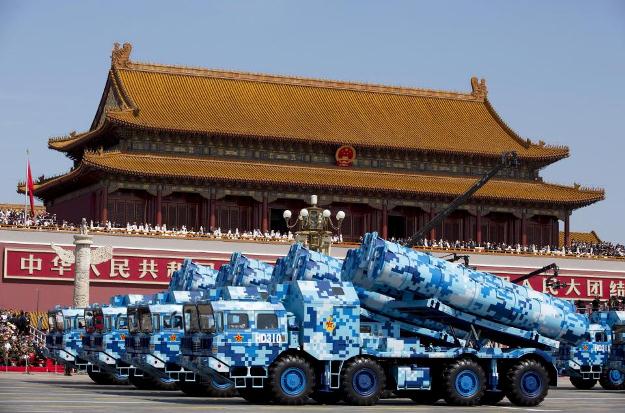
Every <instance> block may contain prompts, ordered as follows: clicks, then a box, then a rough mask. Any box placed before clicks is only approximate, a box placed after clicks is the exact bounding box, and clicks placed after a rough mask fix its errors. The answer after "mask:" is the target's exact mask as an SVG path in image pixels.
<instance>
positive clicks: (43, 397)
mask: <svg viewBox="0 0 625 413" xmlns="http://www.w3.org/2000/svg"><path fill="white" fill-rule="evenodd" d="M250 410H254V411H255V412H258V413H260V412H273V411H285V412H290V413H294V412H296V411H302V412H305V413H310V412H317V411H320V412H321V411H323V412H332V411H334V412H336V413H352V412H360V411H363V410H366V411H369V412H377V411H389V412H391V411H392V412H428V411H432V412H441V413H445V412H454V413H459V412H471V413H478V412H492V413H495V412H500V411H505V410H509V411H515V410H516V411H528V412H584V413H586V412H610V413H617V412H625V391H606V390H602V389H601V388H599V387H597V388H595V389H593V390H585V391H582V390H575V389H573V388H572V387H571V385H570V384H569V383H568V380H566V379H561V387H559V388H558V389H552V390H550V392H549V396H548V398H547V399H546V400H545V401H544V402H543V403H542V404H541V405H540V406H538V407H536V408H531V409H526V408H519V407H514V406H511V405H510V403H509V402H508V401H507V399H504V401H502V402H501V403H500V404H499V405H498V406H480V407H478V408H459V407H448V406H445V404H444V403H442V402H439V404H438V405H436V406H418V405H415V404H413V403H412V402H411V401H410V400H407V399H392V400H383V401H381V402H380V404H378V405H377V406H373V407H368V408H366V409H363V408H359V407H352V406H346V405H339V406H319V405H316V404H313V403H311V404H308V405H306V406H300V407H289V406H256V405H255V406H252V405H250V404H248V403H246V402H245V401H244V400H243V399H240V398H233V399H207V398H190V397H185V396H183V395H182V393H180V392H177V391H176V392H157V391H144V390H136V389H133V388H132V387H130V386H98V385H95V384H93V382H91V380H89V378H88V377H86V376H83V375H79V376H72V377H64V376H61V375H52V374H37V375H24V374H20V373H0V412H2V413H43V412H55V413H56V412H60V413H74V412H75V413H84V412H88V413H99V412H116V413H118V412H130V411H131V412H133V413H135V412H137V413H143V412H145V413H152V412H155V413H157V412H168V413H169V412H171V413H180V412H191V411H207V412H209V411H228V413H231V412H245V413H249V412H250Z"/></svg>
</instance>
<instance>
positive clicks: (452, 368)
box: [443, 359, 486, 406]
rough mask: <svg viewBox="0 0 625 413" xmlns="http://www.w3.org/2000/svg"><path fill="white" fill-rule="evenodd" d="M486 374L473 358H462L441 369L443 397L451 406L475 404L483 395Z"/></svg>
mask: <svg viewBox="0 0 625 413" xmlns="http://www.w3.org/2000/svg"><path fill="white" fill-rule="evenodd" d="M485 383H486V374H484V370H483V369H482V367H480V365H479V364H477V363H476V362H475V361H473V360H469V359H462V360H458V361H456V362H455V363H453V364H451V365H449V366H447V368H446V369H445V370H444V371H443V398H444V399H445V401H446V402H447V404H450V405H452V406H475V405H476V404H478V403H479V402H480V399H481V398H482V396H483V395H484V387H485Z"/></svg>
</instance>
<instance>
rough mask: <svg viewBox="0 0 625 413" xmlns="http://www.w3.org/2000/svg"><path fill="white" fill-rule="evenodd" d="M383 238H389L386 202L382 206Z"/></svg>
mask: <svg viewBox="0 0 625 413" xmlns="http://www.w3.org/2000/svg"><path fill="white" fill-rule="evenodd" d="M382 238H384V239H386V238H388V207H387V206H386V202H384V203H383V204H382Z"/></svg>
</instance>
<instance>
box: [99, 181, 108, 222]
mask: <svg viewBox="0 0 625 413" xmlns="http://www.w3.org/2000/svg"><path fill="white" fill-rule="evenodd" d="M100 202H101V203H102V205H101V210H100V222H101V223H102V224H104V223H105V222H106V221H108V220H109V191H108V188H106V187H104V188H102V195H101V196H100Z"/></svg>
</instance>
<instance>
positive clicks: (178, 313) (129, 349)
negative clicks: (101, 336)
mask: <svg viewBox="0 0 625 413" xmlns="http://www.w3.org/2000/svg"><path fill="white" fill-rule="evenodd" d="M127 314H128V332H129V335H128V336H127V337H126V343H125V344H126V354H125V356H124V358H123V360H124V361H125V362H126V363H127V364H129V365H131V366H132V367H133V368H131V370H130V374H129V379H130V382H131V383H132V384H134V385H136V386H137V387H142V388H145V387H146V386H148V387H151V388H159V389H161V390H174V389H176V387H177V386H176V382H177V380H178V377H177V375H178V374H179V372H180V368H179V366H178V365H177V364H176V362H177V360H178V353H179V351H180V339H181V335H182V333H183V326H182V304H138V305H132V306H129V307H128V309H127ZM172 376H173V377H172Z"/></svg>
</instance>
